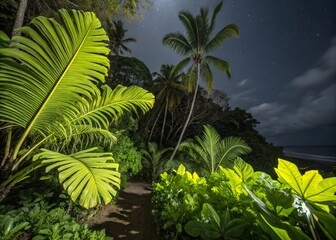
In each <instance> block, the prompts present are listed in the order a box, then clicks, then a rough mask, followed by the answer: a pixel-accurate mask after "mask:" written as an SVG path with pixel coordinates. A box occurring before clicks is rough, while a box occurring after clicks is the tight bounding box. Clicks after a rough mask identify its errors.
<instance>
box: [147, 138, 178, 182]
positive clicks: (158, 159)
mask: <svg viewBox="0 0 336 240" xmlns="http://www.w3.org/2000/svg"><path fill="white" fill-rule="evenodd" d="M147 146H148V151H147V150H142V151H141V153H142V154H143V159H144V160H145V161H146V163H147V165H149V166H150V168H151V170H152V172H151V174H152V180H156V179H157V178H158V177H159V175H160V173H162V172H163V171H165V169H164V167H165V164H166V163H167V160H168V158H167V157H166V156H165V155H166V153H167V152H168V151H171V150H173V148H163V149H160V148H159V147H158V145H157V143H155V142H148V143H147ZM168 156H169V155H168Z"/></svg>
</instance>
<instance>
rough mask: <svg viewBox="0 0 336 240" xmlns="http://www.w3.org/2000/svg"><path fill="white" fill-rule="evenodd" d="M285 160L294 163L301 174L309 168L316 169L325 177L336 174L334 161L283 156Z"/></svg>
mask: <svg viewBox="0 0 336 240" xmlns="http://www.w3.org/2000/svg"><path fill="white" fill-rule="evenodd" d="M284 159H285V160H288V161H290V162H292V163H295V164H296V165H297V167H298V168H299V170H300V172H301V174H303V173H304V172H306V171H309V170H318V171H319V173H320V174H321V175H322V176H323V177H324V178H325V177H332V176H336V162H335V161H328V160H327V161H326V160H311V159H309V160H307V159H302V158H296V157H290V156H286V155H285V157H284Z"/></svg>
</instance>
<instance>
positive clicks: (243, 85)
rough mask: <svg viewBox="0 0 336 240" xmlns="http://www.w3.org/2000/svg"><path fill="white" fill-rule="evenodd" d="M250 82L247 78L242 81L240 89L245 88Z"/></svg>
mask: <svg viewBox="0 0 336 240" xmlns="http://www.w3.org/2000/svg"><path fill="white" fill-rule="evenodd" d="M248 81H249V79H248V78H245V79H244V80H242V81H241V82H239V83H238V86H239V87H245V86H246V85H247V82H248Z"/></svg>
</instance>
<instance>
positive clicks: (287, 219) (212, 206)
mask: <svg viewBox="0 0 336 240" xmlns="http://www.w3.org/2000/svg"><path fill="white" fill-rule="evenodd" d="M275 171H276V174H277V177H278V180H273V179H272V178H271V177H270V176H269V175H268V174H267V173H264V172H254V170H253V168H252V167H251V165H249V164H247V163H245V162H244V161H243V160H242V159H241V158H236V160H235V161H234V165H233V167H232V168H228V167H226V168H223V167H220V168H219V169H218V170H217V171H216V172H212V173H210V174H207V175H206V176H204V177H200V176H199V175H198V174H197V173H196V172H194V173H192V172H189V171H186V169H185V167H184V166H183V165H181V166H180V167H179V168H178V169H177V170H176V172H174V173H171V174H168V173H163V174H162V175H161V179H160V181H158V182H157V183H156V184H154V188H155V191H154V197H153V202H154V204H155V209H154V214H155V216H156V217H157V219H158V222H159V223H160V226H163V233H162V234H163V235H165V236H166V237H167V239H177V238H180V237H181V236H185V237H183V238H182V239H194V238H195V237H200V238H201V239H325V238H327V239H333V238H334V236H336V231H335V227H334V226H335V224H336V218H335V217H334V216H333V214H335V208H334V204H333V202H334V201H335V200H336V197H335V190H336V178H335V177H333V178H326V179H323V178H322V176H321V175H320V174H319V173H318V171H316V170H311V171H308V172H306V173H305V174H304V175H301V173H300V172H299V170H298V168H297V167H296V166H295V164H292V163H290V162H288V161H285V160H282V159H279V164H278V167H277V168H276V169H275ZM188 236H189V238H188ZM190 236H191V237H190Z"/></svg>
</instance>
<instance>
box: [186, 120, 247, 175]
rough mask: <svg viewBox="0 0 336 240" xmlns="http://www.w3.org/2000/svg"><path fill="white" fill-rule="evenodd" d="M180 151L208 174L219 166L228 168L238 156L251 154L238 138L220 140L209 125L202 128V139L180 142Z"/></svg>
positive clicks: (196, 138)
mask: <svg viewBox="0 0 336 240" xmlns="http://www.w3.org/2000/svg"><path fill="white" fill-rule="evenodd" d="M180 149H181V150H183V151H185V152H186V153H187V154H188V155H189V156H190V157H191V160H193V161H194V162H196V163H197V164H199V165H200V166H201V167H202V168H203V169H204V170H205V171H206V172H208V173H213V172H216V171H218V170H219V166H228V165H230V162H231V161H233V160H235V159H236V158H237V157H239V156H240V155H242V154H247V153H249V152H251V148H250V147H249V146H248V145H247V144H246V143H245V142H244V140H242V139H241V138H239V137H227V138H224V139H222V140H221V138H220V135H219V134H218V132H217V131H216V129H214V128H213V127H212V126H210V125H205V126H204V130H203V136H202V137H199V136H196V137H195V139H194V142H190V141H185V142H182V143H181V145H180Z"/></svg>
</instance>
